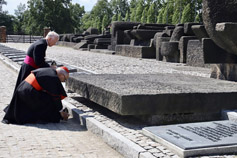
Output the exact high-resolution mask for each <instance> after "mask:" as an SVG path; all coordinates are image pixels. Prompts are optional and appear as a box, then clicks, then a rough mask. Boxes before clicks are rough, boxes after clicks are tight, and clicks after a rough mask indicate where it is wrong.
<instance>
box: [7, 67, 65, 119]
mask: <svg viewBox="0 0 237 158" xmlns="http://www.w3.org/2000/svg"><path fill="white" fill-rule="evenodd" d="M68 77H69V71H68V69H67V68H66V67H59V68H57V69H56V70H55V69H53V68H39V69H36V70H34V71H32V72H31V74H30V75H29V76H28V77H27V78H26V79H25V80H24V81H22V82H21V83H20V85H19V86H18V87H17V89H16V91H15V92H14V95H13V98H12V100H11V103H10V105H9V106H8V109H7V111H6V114H5V116H4V118H3V120H2V122H3V123H7V124H8V123H12V124H25V123H49V122H53V123H57V122H59V121H60V119H62V120H67V119H68V116H69V115H68V113H66V112H63V111H62V102H61V99H63V98H65V97H66V96H67V94H66V92H65V90H64V88H63V86H62V84H61V82H64V81H65V80H66V79H67V78H68Z"/></svg>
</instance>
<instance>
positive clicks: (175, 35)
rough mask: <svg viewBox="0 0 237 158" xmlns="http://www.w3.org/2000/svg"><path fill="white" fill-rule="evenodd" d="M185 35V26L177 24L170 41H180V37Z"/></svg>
mask: <svg viewBox="0 0 237 158" xmlns="http://www.w3.org/2000/svg"><path fill="white" fill-rule="evenodd" d="M183 35H184V27H183V26H176V27H175V29H174V32H173V33H172V36H171V38H170V41H179V40H180V38H181V37H182V36H183Z"/></svg>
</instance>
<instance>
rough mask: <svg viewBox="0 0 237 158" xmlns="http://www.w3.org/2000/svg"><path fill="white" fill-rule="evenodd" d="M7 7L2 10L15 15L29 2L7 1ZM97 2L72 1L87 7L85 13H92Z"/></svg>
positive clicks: (89, 0) (95, 0) (24, 0)
mask: <svg viewBox="0 0 237 158" xmlns="http://www.w3.org/2000/svg"><path fill="white" fill-rule="evenodd" d="M6 1H7V5H3V6H2V9H3V11H8V13H9V14H11V15H14V13H15V11H14V10H15V9H17V6H18V5H19V4H20V3H22V4H26V6H27V1H28V0H6ZM96 2H97V0H72V3H73V4H75V3H78V4H80V6H84V7H85V11H91V9H92V8H93V6H94V5H95V4H96Z"/></svg>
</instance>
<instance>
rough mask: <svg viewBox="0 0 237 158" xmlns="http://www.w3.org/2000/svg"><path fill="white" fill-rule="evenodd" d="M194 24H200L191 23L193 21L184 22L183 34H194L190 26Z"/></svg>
mask: <svg viewBox="0 0 237 158" xmlns="http://www.w3.org/2000/svg"><path fill="white" fill-rule="evenodd" d="M195 25H200V23H193V22H188V23H184V34H185V36H194V32H193V30H192V26H195Z"/></svg>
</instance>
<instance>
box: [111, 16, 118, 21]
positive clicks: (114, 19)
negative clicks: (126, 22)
mask: <svg viewBox="0 0 237 158" xmlns="http://www.w3.org/2000/svg"><path fill="white" fill-rule="evenodd" d="M113 21H117V14H114V15H113V17H112V22H113Z"/></svg>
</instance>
